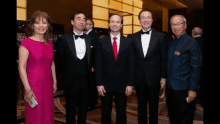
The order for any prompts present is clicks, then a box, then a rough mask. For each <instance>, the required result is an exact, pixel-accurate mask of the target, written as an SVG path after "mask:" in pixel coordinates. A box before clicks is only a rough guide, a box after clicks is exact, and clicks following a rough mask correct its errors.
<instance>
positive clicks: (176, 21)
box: [170, 15, 186, 38]
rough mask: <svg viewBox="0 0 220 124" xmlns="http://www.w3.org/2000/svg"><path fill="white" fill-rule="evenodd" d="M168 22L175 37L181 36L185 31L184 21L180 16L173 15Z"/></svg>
mask: <svg viewBox="0 0 220 124" xmlns="http://www.w3.org/2000/svg"><path fill="white" fill-rule="evenodd" d="M170 24H171V29H172V32H173V34H174V35H175V36H176V37H177V38H179V37H181V36H182V35H183V34H184V33H185V30H186V22H185V21H184V20H183V17H182V16H180V15H176V16H173V17H172V18H171V20H170Z"/></svg>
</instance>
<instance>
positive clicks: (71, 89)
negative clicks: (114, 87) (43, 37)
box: [57, 11, 91, 124]
mask: <svg viewBox="0 0 220 124" xmlns="http://www.w3.org/2000/svg"><path fill="white" fill-rule="evenodd" d="M71 24H72V25H73V32H72V33H69V34H66V35H63V36H61V37H60V38H59V39H58V41H57V60H58V66H59V70H60V71H61V75H62V76H61V77H62V83H63V85H64V90H65V93H66V123H67V124H75V113H76V107H77V106H78V119H77V122H78V124H85V123H86V108H87V105H86V104H87V92H88V91H87V90H88V89H87V87H88V82H90V78H91V64H90V54H91V53H90V51H91V38H90V37H89V36H87V35H85V34H83V30H84V28H85V24H86V17H85V14H84V13H83V12H82V11H78V12H75V13H74V14H73V16H72V19H71Z"/></svg>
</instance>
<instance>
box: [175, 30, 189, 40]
mask: <svg viewBox="0 0 220 124" xmlns="http://www.w3.org/2000/svg"><path fill="white" fill-rule="evenodd" d="M186 36H187V33H186V32H185V33H184V34H183V35H182V36H180V37H179V39H177V37H176V36H175V39H177V40H181V39H184V38H185V37H186Z"/></svg>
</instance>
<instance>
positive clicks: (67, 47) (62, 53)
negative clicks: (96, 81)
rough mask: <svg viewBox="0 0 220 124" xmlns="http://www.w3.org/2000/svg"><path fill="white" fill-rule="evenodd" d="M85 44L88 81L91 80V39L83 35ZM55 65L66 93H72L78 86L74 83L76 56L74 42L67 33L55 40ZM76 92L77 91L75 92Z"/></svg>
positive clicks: (71, 36) (71, 35) (70, 34)
mask: <svg viewBox="0 0 220 124" xmlns="http://www.w3.org/2000/svg"><path fill="white" fill-rule="evenodd" d="M84 36H85V43H86V53H87V54H86V55H87V64H88V72H89V75H88V77H89V78H88V79H89V80H90V78H91V64H90V55H91V38H90V37H89V36H87V35H85V34H84ZM57 63H58V67H59V71H60V73H61V78H62V83H63V86H64V89H65V90H66V92H69V91H72V92H74V89H72V88H74V86H73V87H72V85H75V86H76V85H78V84H77V83H75V84H72V83H74V79H75V75H76V69H77V56H76V49H75V42H74V38H73V34H72V33H69V34H66V35H63V36H61V37H60V38H59V39H58V40H57ZM75 91H77V90H75Z"/></svg>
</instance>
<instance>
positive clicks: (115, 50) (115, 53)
mask: <svg viewBox="0 0 220 124" xmlns="http://www.w3.org/2000/svg"><path fill="white" fill-rule="evenodd" d="M113 39H114V41H113V45H112V47H113V52H114V56H115V61H117V57H118V52H117V42H116V39H117V38H116V37H114V38H113Z"/></svg>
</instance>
